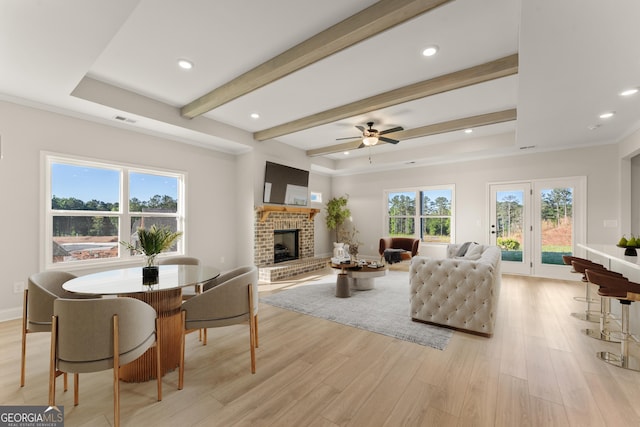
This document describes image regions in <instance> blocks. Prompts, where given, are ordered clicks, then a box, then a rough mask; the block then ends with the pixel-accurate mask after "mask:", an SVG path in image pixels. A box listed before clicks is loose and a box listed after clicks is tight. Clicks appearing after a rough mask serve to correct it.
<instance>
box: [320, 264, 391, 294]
mask: <svg viewBox="0 0 640 427" xmlns="http://www.w3.org/2000/svg"><path fill="white" fill-rule="evenodd" d="M331 267H332V268H335V269H340V270H342V271H341V272H340V274H338V278H337V280H336V296H337V297H340V298H346V297H350V296H351V292H350V289H349V285H351V286H350V287H351V289H354V290H357V291H368V290H371V289H373V288H374V279H375V278H376V277H382V276H384V275H386V274H387V271H388V270H389V268H388V267H387V266H386V265H383V266H382V267H377V268H374V267H368V266H366V265H358V264H356V263H349V264H331Z"/></svg>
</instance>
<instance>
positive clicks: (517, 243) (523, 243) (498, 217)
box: [491, 183, 531, 274]
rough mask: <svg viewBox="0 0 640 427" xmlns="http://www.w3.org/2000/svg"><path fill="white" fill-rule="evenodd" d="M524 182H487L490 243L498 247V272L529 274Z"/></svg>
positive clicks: (527, 197)
mask: <svg viewBox="0 0 640 427" xmlns="http://www.w3.org/2000/svg"><path fill="white" fill-rule="evenodd" d="M530 195H531V186H530V185H529V184H528V183H516V184H499V185H498V184H496V185H491V244H492V245H497V246H499V247H500V248H501V250H502V272H504V273H514V274H531V261H530V251H529V249H528V248H529V245H530V242H529V236H530V233H529V230H530V229H531V226H530V225H529V224H530V220H529V217H530V215H529V200H530Z"/></svg>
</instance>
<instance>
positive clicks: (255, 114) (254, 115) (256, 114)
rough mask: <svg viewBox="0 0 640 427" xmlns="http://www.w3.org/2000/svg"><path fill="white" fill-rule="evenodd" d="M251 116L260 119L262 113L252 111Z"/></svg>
mask: <svg viewBox="0 0 640 427" xmlns="http://www.w3.org/2000/svg"><path fill="white" fill-rule="evenodd" d="M251 118H252V119H259V118H260V114H258V113H251Z"/></svg>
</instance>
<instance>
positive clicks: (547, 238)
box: [536, 187, 573, 265]
mask: <svg viewBox="0 0 640 427" xmlns="http://www.w3.org/2000/svg"><path fill="white" fill-rule="evenodd" d="M536 194H538V195H539V197H540V218H539V219H540V252H539V257H540V262H541V263H542V264H551V265H564V262H563V261H562V256H563V255H572V254H573V249H572V248H573V188H570V187H562V188H543V189H541V190H540V191H539V192H537V193H536Z"/></svg>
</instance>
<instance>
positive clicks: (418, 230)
mask: <svg viewBox="0 0 640 427" xmlns="http://www.w3.org/2000/svg"><path fill="white" fill-rule="evenodd" d="M437 190H448V191H451V239H450V240H451V242H450V243H455V242H456V222H455V218H456V186H455V184H444V185H425V186H419V187H409V188H394V189H386V190H384V191H383V197H384V199H383V214H382V217H383V225H382V230H383V232H382V235H383V236H385V237H389V233H388V230H389V219H390V217H389V209H388V206H389V194H391V193H414V196H415V200H416V211H415V212H414V215H412V216H407V217H406V218H413V221H414V224H415V225H414V237H415V238H417V239H420V242H421V243H423V244H432V245H447V244H449V243H438V242H430V241H424V236H422V221H421V220H422V218H435V217H433V216H428V215H423V214H422V212H421V206H420V202H421V200H420V193H421V192H423V191H437Z"/></svg>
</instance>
